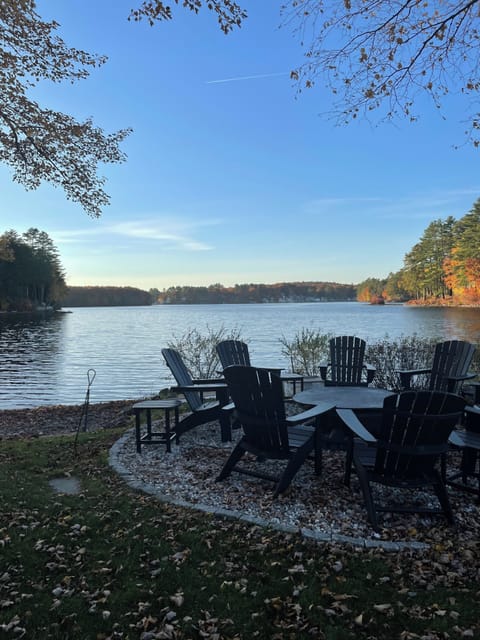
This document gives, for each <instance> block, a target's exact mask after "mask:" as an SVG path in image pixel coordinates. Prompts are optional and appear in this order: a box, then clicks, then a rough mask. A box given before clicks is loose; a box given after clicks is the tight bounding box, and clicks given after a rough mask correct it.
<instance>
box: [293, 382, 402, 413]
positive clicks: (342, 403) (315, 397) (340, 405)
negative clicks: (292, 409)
mask: <svg viewBox="0 0 480 640" xmlns="http://www.w3.org/2000/svg"><path fill="white" fill-rule="evenodd" d="M392 394H393V392H392V391H387V390H386V389H375V388H372V387H336V386H330V385H327V386H324V385H323V384H314V385H313V386H312V387H311V388H310V389H306V390H305V391H299V393H296V394H295V395H294V396H293V399H294V400H295V402H298V403H299V404H306V405H310V406H314V405H316V404H319V403H320V402H329V403H331V404H334V405H335V407H336V408H337V409H353V410H354V411H361V410H374V409H377V410H378V409H381V408H382V407H383V401H384V400H385V398H387V397H388V396H391V395H392Z"/></svg>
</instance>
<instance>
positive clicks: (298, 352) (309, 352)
mask: <svg viewBox="0 0 480 640" xmlns="http://www.w3.org/2000/svg"><path fill="white" fill-rule="evenodd" d="M332 337H333V334H330V333H320V331H318V330H314V329H305V328H304V329H301V330H300V331H299V332H298V333H296V334H295V336H294V337H293V338H292V340H288V339H287V338H286V337H285V336H282V337H281V338H280V339H279V341H280V344H281V345H282V355H284V356H287V358H289V360H290V365H291V368H292V371H293V372H295V373H300V374H302V375H305V376H318V375H319V373H320V364H321V363H322V362H326V361H327V360H328V354H329V341H330V339H331V338H332Z"/></svg>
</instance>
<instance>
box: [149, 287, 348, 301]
mask: <svg viewBox="0 0 480 640" xmlns="http://www.w3.org/2000/svg"><path fill="white" fill-rule="evenodd" d="M150 294H151V296H152V299H153V300H154V301H155V302H157V303H159V304H239V303H255V302H256V303H258V302H317V301H328V300H332V301H333V300H355V299H356V295H357V289H356V287H355V286H354V285H353V284H350V285H349V284H338V283H336V282H281V283H277V284H236V285H235V286H233V287H224V286H223V285H221V284H212V285H210V286H208V287H186V286H185V287H181V286H178V287H169V288H168V289H164V290H163V291H159V290H158V289H151V290H150Z"/></svg>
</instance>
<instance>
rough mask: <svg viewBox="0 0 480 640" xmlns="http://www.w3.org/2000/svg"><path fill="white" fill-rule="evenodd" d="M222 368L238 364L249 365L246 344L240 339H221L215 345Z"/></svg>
mask: <svg viewBox="0 0 480 640" xmlns="http://www.w3.org/2000/svg"><path fill="white" fill-rule="evenodd" d="M215 348H216V351H217V355H218V358H219V360H220V364H221V365H222V369H226V368H227V367H231V366H232V365H234V364H240V365H243V366H246V367H249V366H250V355H249V353H248V345H246V344H245V342H242V341H241V340H223V341H222V342H219V343H218V344H217V346H216V347H215Z"/></svg>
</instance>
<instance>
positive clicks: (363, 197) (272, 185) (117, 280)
mask: <svg viewBox="0 0 480 640" xmlns="http://www.w3.org/2000/svg"><path fill="white" fill-rule="evenodd" d="M245 5H248V6H247V9H248V13H249V18H248V20H247V21H246V23H245V24H244V26H243V27H242V29H240V30H238V31H236V32H234V33H231V34H230V35H228V36H227V37H226V36H225V35H224V34H223V33H221V31H220V30H219V29H217V28H216V23H215V17H214V16H212V15H209V13H210V12H208V11H203V12H200V14H199V15H198V16H192V15H191V14H190V12H188V11H181V10H180V9H179V11H177V12H176V14H175V18H174V20H172V21H170V22H168V23H163V24H160V25H156V26H155V27H153V28H150V27H149V26H148V25H147V24H146V23H129V22H128V21H127V20H126V17H127V16H128V14H129V11H130V9H131V6H130V4H129V2H127V0H118V2H115V3H113V4H112V3H97V2H95V3H94V2H93V0H85V2H83V3H65V2H63V1H61V0H48V2H47V0H39V2H38V3H37V10H38V12H39V13H40V15H42V16H43V17H45V18H46V19H52V18H55V19H56V20H58V22H59V23H60V24H61V27H60V30H59V34H60V35H61V36H62V37H63V38H64V39H65V40H66V41H67V42H68V43H69V44H70V45H71V46H75V47H78V48H82V49H85V50H89V51H94V52H97V53H100V54H105V55H107V56H108V62H107V63H106V64H105V65H104V66H103V67H101V68H99V69H96V70H93V71H92V74H91V76H90V77H89V78H88V79H86V80H84V81H81V82H79V83H77V84H75V85H49V84H48V83H42V84H41V85H40V86H39V87H37V89H36V97H37V99H38V100H39V102H40V103H41V104H42V105H45V106H48V107H50V108H58V109H62V110H63V111H66V112H70V113H73V114H74V115H75V116H77V117H79V118H87V117H90V116H91V117H92V118H93V119H94V121H95V123H96V124H97V125H98V126H101V127H103V128H104V129H105V130H106V131H107V132H112V131H115V130H117V129H120V128H124V127H132V128H133V133H132V134H131V135H130V136H129V137H128V138H127V140H126V141H125V142H124V144H123V147H122V148H123V149H124V151H125V152H126V153H127V155H128V160H127V162H126V163H125V164H122V165H115V166H105V167H102V173H103V174H104V175H105V177H106V189H107V191H108V193H109V194H110V196H111V204H110V206H108V207H106V208H105V210H104V213H103V215H102V216H101V218H100V219H92V218H89V217H88V216H87V215H86V214H85V213H84V212H83V211H82V209H81V208H80V207H79V206H78V205H76V204H75V203H72V202H70V201H67V200H66V199H65V196H64V194H63V193H62V191H61V190H59V189H53V188H51V187H50V186H48V185H42V186H41V187H40V188H39V189H38V190H36V191H25V190H24V189H23V188H22V187H21V186H19V185H18V184H15V183H13V182H12V177H11V172H10V170H9V169H8V168H7V167H5V166H3V165H0V185H1V189H2V203H3V207H2V221H3V225H2V226H3V231H6V230H9V229H15V230H17V231H18V232H19V233H22V232H24V231H26V230H27V229H28V228H30V227H36V228H39V229H41V230H43V231H46V232H47V233H48V234H49V235H50V236H51V238H52V240H53V241H54V243H55V244H56V246H57V247H58V250H59V253H60V258H61V261H62V264H63V266H64V268H65V272H66V276H67V284H69V285H71V286H135V287H139V288H141V289H146V290H148V289H150V288H158V289H160V290H162V289H164V288H168V287H170V286H188V285H192V286H203V285H207V286H208V285H211V284H215V283H221V284H223V285H224V286H234V285H235V284H245V283H257V284H258V283H265V284H275V283H279V282H310V281H322V282H337V283H342V284H352V283H353V284H356V283H359V282H361V281H362V280H364V279H365V278H368V277H378V278H383V277H386V276H387V275H388V274H389V273H390V272H395V271H397V270H398V269H400V268H401V267H402V264H403V258H404V256H405V254H406V253H407V252H408V251H409V250H410V249H411V248H412V247H413V245H414V244H415V243H416V242H418V241H419V239H420V237H421V235H422V234H423V232H424V230H425V229H426V227H427V226H428V225H429V224H430V223H431V222H432V221H433V220H436V219H438V218H446V217H447V216H450V215H451V216H454V217H455V218H457V219H458V218H460V217H462V216H463V215H465V213H467V212H468V211H469V210H470V209H471V207H472V205H473V203H474V202H475V201H476V200H477V198H478V197H479V196H480V180H479V179H478V153H479V152H478V151H477V150H475V149H473V148H470V147H468V146H460V147H459V148H457V149H455V148H454V145H455V144H458V143H461V142H462V141H463V129H464V126H463V125H462V122H461V120H462V118H463V111H462V108H463V105H462V102H461V97H458V96H454V95H452V96H450V97H449V100H448V102H447V105H446V110H445V112H444V114H443V115H445V119H443V117H442V116H441V115H440V114H439V113H438V112H437V110H436V109H435V107H434V106H433V105H431V104H430V103H428V102H425V103H424V104H422V107H423V113H422V117H421V118H420V120H419V122H417V123H409V122H408V121H402V120H400V121H396V122H395V123H394V124H393V125H392V124H388V123H384V124H381V125H379V126H375V125H374V124H372V123H371V122H368V121H365V120H360V121H358V122H355V123H352V124H351V125H349V126H346V127H336V126H335V125H334V123H333V122H332V121H331V120H329V119H328V118H324V117H320V116H319V115H318V114H319V113H321V112H324V111H325V110H327V108H328V105H329V100H330V95H329V94H328V92H327V91H326V90H325V88H324V87H322V86H321V84H320V83H317V85H316V86H315V87H314V88H313V89H312V90H310V91H307V92H304V93H302V94H300V95H297V94H296V93H295V89H294V87H293V86H292V82H291V80H290V77H289V72H288V71H281V70H282V69H283V70H287V69H292V68H295V67H296V66H298V64H299V63H301V61H302V59H303V57H302V56H303V51H302V48H301V46H300V44H299V42H298V41H297V40H296V39H295V37H294V35H293V34H292V32H291V31H290V30H289V29H288V28H282V29H278V26H279V25H280V22H281V18H280V16H279V4H278V2H276V1H275V2H274V1H273V0H265V1H264V2H261V3H253V2H252V1H251V0H246V1H245ZM92 12H94V15H95V20H92V19H91V15H92ZM187 45H188V46H187Z"/></svg>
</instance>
